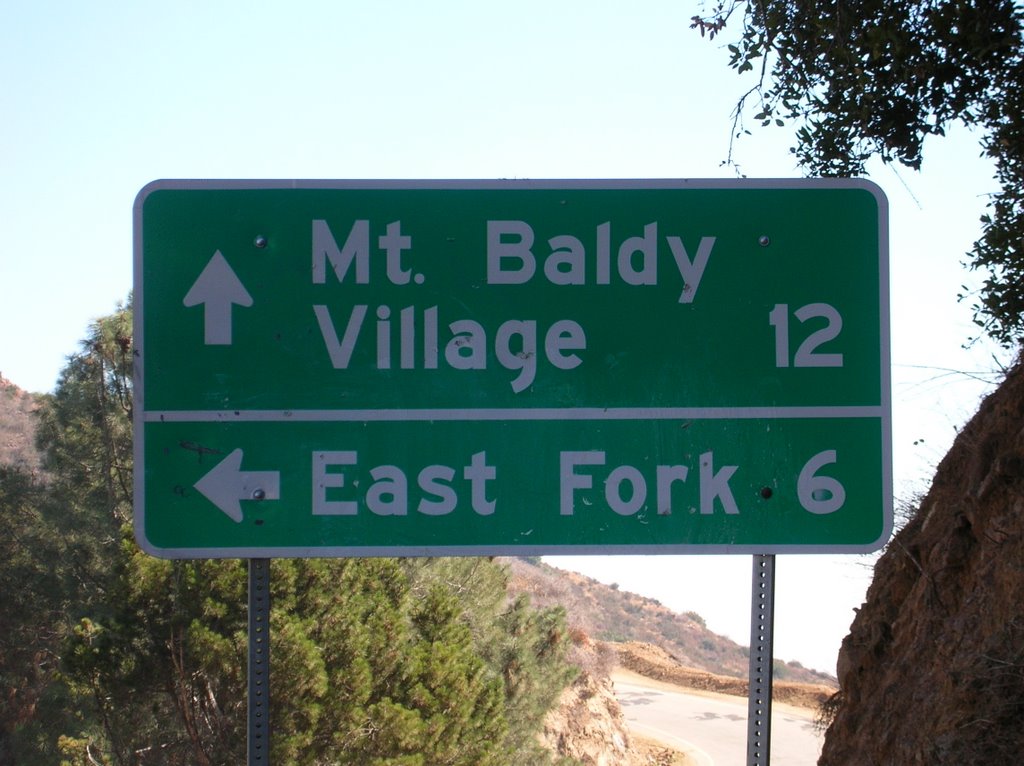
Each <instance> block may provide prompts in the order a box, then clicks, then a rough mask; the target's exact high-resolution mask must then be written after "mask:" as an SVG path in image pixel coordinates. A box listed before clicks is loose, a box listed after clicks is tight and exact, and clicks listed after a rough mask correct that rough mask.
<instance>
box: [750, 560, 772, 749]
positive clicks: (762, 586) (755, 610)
mask: <svg viewBox="0 0 1024 766" xmlns="http://www.w3.org/2000/svg"><path fill="white" fill-rule="evenodd" d="M774 627H775V556H774V555H757V556H754V576H753V581H752V583H751V592H750V686H749V691H748V695H749V696H748V700H747V766H767V765H768V764H769V763H770V762H771V740H772V661H773V659H772V658H773V650H772V633H773V630H774Z"/></svg>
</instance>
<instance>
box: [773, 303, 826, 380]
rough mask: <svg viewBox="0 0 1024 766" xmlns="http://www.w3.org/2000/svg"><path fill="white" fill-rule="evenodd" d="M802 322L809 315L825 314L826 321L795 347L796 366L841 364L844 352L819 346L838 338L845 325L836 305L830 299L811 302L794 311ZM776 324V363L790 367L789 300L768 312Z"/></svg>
mask: <svg viewBox="0 0 1024 766" xmlns="http://www.w3.org/2000/svg"><path fill="white" fill-rule="evenodd" d="M793 316H795V317H796V318H797V319H798V320H799V321H800V322H801V324H802V323H803V322H806V321H807V320H808V319H815V318H819V317H820V318H822V319H824V320H825V322H826V324H825V326H824V327H821V328H819V329H817V330H815V331H814V332H812V333H811V334H810V335H808V336H807V337H806V338H805V339H804V342H803V343H801V344H800V346H799V347H798V348H797V350H796V355H795V356H794V357H793V366H794V367H842V366H843V355H842V354H825V353H822V352H821V351H818V347H819V346H821V345H822V344H824V343H827V342H828V341H830V340H833V339H835V338H836V336H838V335H839V332H840V331H841V330H842V329H843V318H842V316H840V314H839V312H838V311H836V309H835V307H834V306H830V305H829V304H827V303H809V304H807V305H806V306H801V307H800V308H798V309H797V310H796V311H794V312H793ZM768 321H769V323H770V324H771V326H772V327H774V328H775V366H776V367H789V304H787V303H776V304H775V308H773V309H772V311H771V313H770V314H769V315H768Z"/></svg>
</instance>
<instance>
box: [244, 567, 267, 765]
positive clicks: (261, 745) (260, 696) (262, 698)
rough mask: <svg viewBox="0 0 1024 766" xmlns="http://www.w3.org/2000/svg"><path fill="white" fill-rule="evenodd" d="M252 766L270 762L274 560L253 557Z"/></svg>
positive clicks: (250, 609)
mask: <svg viewBox="0 0 1024 766" xmlns="http://www.w3.org/2000/svg"><path fill="white" fill-rule="evenodd" d="M247 734H248V736H247V742H248V745H247V752H248V756H247V760H248V764H249V766H267V764H269V763H270V559H249V719H248V727H247Z"/></svg>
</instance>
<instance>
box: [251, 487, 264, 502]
mask: <svg viewBox="0 0 1024 766" xmlns="http://www.w3.org/2000/svg"><path fill="white" fill-rule="evenodd" d="M266 497H267V493H266V492H264V491H263V490H262V489H254V490H253V491H252V499H253V500H265V499H266Z"/></svg>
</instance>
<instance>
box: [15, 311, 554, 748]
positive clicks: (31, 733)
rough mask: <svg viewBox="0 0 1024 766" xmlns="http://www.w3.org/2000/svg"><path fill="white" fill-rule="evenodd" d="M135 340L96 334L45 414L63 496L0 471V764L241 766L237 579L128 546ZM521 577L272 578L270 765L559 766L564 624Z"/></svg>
mask: <svg viewBox="0 0 1024 766" xmlns="http://www.w3.org/2000/svg"><path fill="white" fill-rule="evenodd" d="M130 327H131V316H130V308H125V309H121V310H119V311H118V312H117V313H115V314H114V315H112V316H110V317H106V318H104V319H101V320H99V321H98V322H96V323H95V324H94V325H93V327H92V328H91V329H90V332H89V335H88V337H87V339H86V341H85V342H84V343H83V348H82V352H81V353H80V354H78V355H76V356H75V357H73V358H71V359H70V360H69V362H68V365H67V367H66V368H65V370H64V372H63V374H62V376H61V379H60V382H59V385H58V387H57V390H56V392H55V393H54V394H53V395H52V396H49V397H46V398H45V399H44V401H43V406H42V412H41V423H40V430H39V443H40V446H41V447H42V448H43V449H44V451H45V467H46V470H47V472H48V474H49V475H50V476H51V477H52V479H51V481H50V482H49V483H48V484H47V485H45V486H44V485H41V484H39V483H38V482H36V481H35V480H34V479H33V478H32V476H31V475H30V474H27V473H24V472H22V471H19V470H16V469H13V468H0V521H2V522H3V523H4V524H5V528H6V529H7V530H9V535H8V536H7V537H6V538H5V539H4V540H3V542H0V546H2V547H0V555H2V556H3V558H2V559H0V586H2V587H3V592H4V593H5V597H4V599H3V600H2V601H0V624H3V625H5V630H6V631H7V633H6V634H4V635H0V687H2V688H0V692H2V693H3V696H2V697H0V764H3V766H7V764H21V763H32V764H34V765H35V764H53V765H54V766H57V764H69V765H72V764H74V765H76V766H77V764H83V765H84V764H90V765H94V764H110V766H122V765H126V764H160V765H162V766H179V765H180V766H185V765H186V764H199V765H200V766H221V765H222V764H223V765H225V766H226V765H227V764H235V763H241V762H243V761H244V759H245V752H244V751H245V742H246V732H245V722H246V693H247V692H246V677H245V667H246V661H247V653H248V637H247V614H246V607H247V593H246V589H247V584H248V578H247V569H246V567H245V566H244V563H243V562H239V561H230V560H213V561H165V560H160V559H156V558H152V557H150V556H148V555H147V554H145V553H143V552H142V551H141V550H140V549H139V548H138V546H137V545H136V544H135V542H134V539H133V537H132V532H131V526H130V520H131V497H132V493H131V488H132V464H131V438H130V437H131V429H130V417H131V411H132V399H131V387H130V374H131V353H130V348H131V343H130ZM507 580H508V577H507V573H506V572H505V570H504V569H503V568H502V567H500V566H499V565H497V564H495V563H494V562H493V561H490V560H488V559H434V560H419V561H402V560H396V559H352V560H302V559H299V560H275V561H273V562H272V567H271V594H272V608H271V620H270V623H271V654H270V656H271V684H270V685H271V689H272V695H271V704H270V712H271V722H272V730H273V736H272V739H271V746H272V760H273V761H274V762H277V763H288V764H298V765H303V764H309V765H310V766H320V765H323V766H327V765H328V764H331V765H333V764H338V765H339V766H341V765H343V764H345V765H347V764H351V765H352V766H355V765H357V764H358V765H359V766H363V765H364V764H370V765H371V766H442V765H444V766H478V765H479V766H487V765H488V764H491V765H493V766H498V765H499V764H506V763H512V762H515V763H521V764H528V765H529V764H538V765H539V764H547V763H550V762H551V759H550V757H549V755H548V754H547V753H545V752H544V751H542V750H540V748H539V747H538V746H537V744H536V734H537V733H538V732H539V730H540V727H541V724H542V721H543V717H544V715H545V713H546V712H547V711H548V709H549V708H550V707H551V706H552V705H553V704H554V702H555V701H556V700H557V698H558V696H559V694H560V692H561V690H562V688H563V687H564V686H565V685H566V684H567V683H568V682H569V680H571V678H572V670H571V668H569V667H568V665H567V663H566V660H565V649H566V647H565V646H564V640H563V636H564V635H565V624H564V622H565V621H564V615H563V614H562V613H561V612H560V611H559V610H545V611H537V610H534V609H531V608H530V607H529V605H528V604H527V603H526V602H525V600H523V599H520V600H517V601H514V602H512V603H509V599H508V596H507V590H506V588H507ZM8 594H10V595H8Z"/></svg>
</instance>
